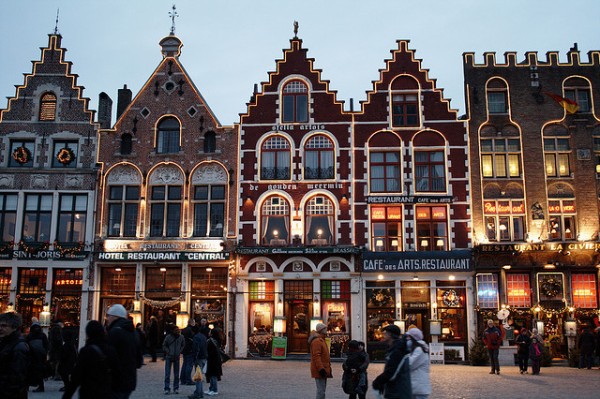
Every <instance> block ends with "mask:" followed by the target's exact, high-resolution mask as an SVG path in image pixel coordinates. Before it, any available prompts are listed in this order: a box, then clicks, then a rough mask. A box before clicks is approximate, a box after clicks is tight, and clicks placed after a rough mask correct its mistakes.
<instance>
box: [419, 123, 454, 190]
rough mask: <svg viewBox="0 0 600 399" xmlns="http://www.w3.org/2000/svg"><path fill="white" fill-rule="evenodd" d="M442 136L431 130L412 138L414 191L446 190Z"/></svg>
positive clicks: (444, 154)
mask: <svg viewBox="0 0 600 399" xmlns="http://www.w3.org/2000/svg"><path fill="white" fill-rule="evenodd" d="M444 146H445V140H444V138H443V137H442V136H441V135H440V134H438V133H436V132H433V131H425V132H421V133H419V134H418V135H416V136H415V138H414V139H413V148H414V152H413V162H412V163H413V167H414V181H415V191H416V192H435V193H440V192H445V191H446V153H445V149H444Z"/></svg>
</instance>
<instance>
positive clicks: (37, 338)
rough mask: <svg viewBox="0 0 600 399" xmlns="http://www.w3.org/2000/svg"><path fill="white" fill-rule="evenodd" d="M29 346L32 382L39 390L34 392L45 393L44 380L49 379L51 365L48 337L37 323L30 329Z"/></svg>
mask: <svg viewBox="0 0 600 399" xmlns="http://www.w3.org/2000/svg"><path fill="white" fill-rule="evenodd" d="M26 341H27V345H29V350H30V351H31V354H32V356H31V365H30V366H29V367H31V369H32V379H33V380H32V381H30V383H33V385H37V388H36V389H34V390H33V392H44V378H46V377H49V375H46V374H48V370H49V369H50V365H49V364H48V348H49V346H50V344H49V343H48V337H46V334H44V331H42V327H41V326H40V323H39V322H37V321H35V322H33V324H32V325H31V327H30V328H29V334H27V338H26Z"/></svg>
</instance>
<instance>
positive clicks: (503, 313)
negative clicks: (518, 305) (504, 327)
mask: <svg viewBox="0 0 600 399" xmlns="http://www.w3.org/2000/svg"><path fill="white" fill-rule="evenodd" d="M509 314H510V311H509V310H508V309H500V310H499V311H498V313H496V316H497V317H498V320H504V319H506V318H507V317H508V315H509Z"/></svg>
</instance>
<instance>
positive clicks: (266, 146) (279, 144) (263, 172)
mask: <svg viewBox="0 0 600 399" xmlns="http://www.w3.org/2000/svg"><path fill="white" fill-rule="evenodd" d="M290 160H291V155H290V143H289V141H287V140H286V139H285V138H284V137H282V136H273V137H270V138H268V139H267V140H265V142H264V143H263V145H262V147H261V151H260V178H261V179H263V180H289V179H290V167H291V165H290Z"/></svg>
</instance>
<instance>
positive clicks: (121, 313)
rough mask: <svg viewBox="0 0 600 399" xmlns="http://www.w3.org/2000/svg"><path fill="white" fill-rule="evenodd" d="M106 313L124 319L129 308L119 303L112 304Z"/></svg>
mask: <svg viewBox="0 0 600 399" xmlns="http://www.w3.org/2000/svg"><path fill="white" fill-rule="evenodd" d="M106 315H107V316H114V317H121V318H123V319H126V318H127V310H126V309H125V307H124V306H123V305H121V304H119V303H117V304H115V305H112V306H111V307H110V308H108V310H107V311H106Z"/></svg>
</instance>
